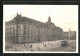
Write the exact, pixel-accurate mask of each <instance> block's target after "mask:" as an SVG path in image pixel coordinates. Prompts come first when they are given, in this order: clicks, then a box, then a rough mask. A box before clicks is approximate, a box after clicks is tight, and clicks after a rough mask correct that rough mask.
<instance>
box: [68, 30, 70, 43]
mask: <svg viewBox="0 0 80 56" xmlns="http://www.w3.org/2000/svg"><path fill="white" fill-rule="evenodd" d="M69 40H70V29H69V34H68V42H69Z"/></svg>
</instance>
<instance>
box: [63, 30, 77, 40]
mask: <svg viewBox="0 0 80 56" xmlns="http://www.w3.org/2000/svg"><path fill="white" fill-rule="evenodd" d="M63 37H64V39H70V40H76V31H70V37H69V32H68V31H67V32H63Z"/></svg>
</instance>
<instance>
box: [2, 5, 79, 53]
mask: <svg viewBox="0 0 80 56" xmlns="http://www.w3.org/2000/svg"><path fill="white" fill-rule="evenodd" d="M3 53H78V5H28V4H24V5H17V4H15V5H12V4H11V5H10V4H9V5H3Z"/></svg>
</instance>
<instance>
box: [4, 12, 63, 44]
mask: <svg viewBox="0 0 80 56" xmlns="http://www.w3.org/2000/svg"><path fill="white" fill-rule="evenodd" d="M60 39H63V30H62V29H61V28H60V27H57V26H55V24H54V23H52V22H51V17H50V16H49V18H48V21H47V22H45V23H43V22H40V21H36V20H34V19H31V18H28V17H24V16H21V15H19V14H18V13H17V15H16V17H14V18H13V20H11V21H8V22H5V40H6V41H7V42H12V43H31V42H32V43H33V42H42V41H54V40H60Z"/></svg>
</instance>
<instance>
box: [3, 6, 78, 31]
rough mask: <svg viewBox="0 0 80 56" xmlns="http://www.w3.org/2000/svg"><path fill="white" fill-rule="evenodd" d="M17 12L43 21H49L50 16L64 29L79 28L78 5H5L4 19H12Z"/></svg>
mask: <svg viewBox="0 0 80 56" xmlns="http://www.w3.org/2000/svg"><path fill="white" fill-rule="evenodd" d="M17 12H18V14H21V15H22V16H25V17H29V18H32V19H35V20H38V21H41V22H47V21H48V17H49V16H50V17H51V22H53V23H54V24H55V25H56V26H58V27H60V28H62V29H63V31H69V29H71V31H77V29H78V5H3V20H5V21H6V22H7V21H10V20H12V19H13V18H14V17H15V16H16V15H17Z"/></svg>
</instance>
